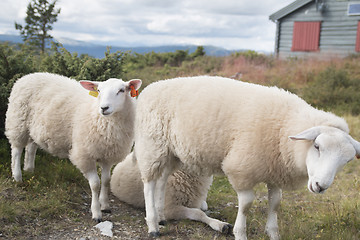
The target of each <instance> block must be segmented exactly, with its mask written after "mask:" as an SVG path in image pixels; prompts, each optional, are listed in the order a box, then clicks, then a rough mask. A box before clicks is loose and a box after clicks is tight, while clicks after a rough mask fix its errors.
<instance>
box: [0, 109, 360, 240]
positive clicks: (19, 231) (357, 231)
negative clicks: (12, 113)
mask: <svg viewBox="0 0 360 240" xmlns="http://www.w3.org/2000/svg"><path fill="white" fill-rule="evenodd" d="M345 118H346V120H347V121H348V123H349V126H350V128H351V133H352V135H353V136H354V137H355V138H357V139H360V127H359V126H360V125H359V122H360V120H359V118H358V117H353V116H345ZM0 156H1V159H0V170H1V171H0V220H1V222H2V224H4V225H3V226H2V227H1V229H0V233H1V234H2V235H3V236H6V237H9V238H17V239H26V238H27V237H28V236H37V234H44V233H46V232H48V231H49V232H53V231H56V230H57V229H62V228H67V227H68V225H66V224H65V223H66V222H67V223H69V222H71V223H72V224H74V223H77V224H78V225H79V226H81V225H82V224H85V225H86V226H88V225H89V226H91V224H92V223H91V220H90V218H91V215H90V212H89V203H90V196H89V188H88V184H87V181H86V180H85V179H84V178H83V176H82V175H81V173H80V172H79V171H78V170H77V169H76V168H75V167H74V166H73V165H72V164H71V163H70V162H69V161H68V160H63V159H57V158H54V157H51V156H49V155H47V154H45V153H43V152H40V153H39V154H38V156H37V158H36V167H35V172H34V174H31V173H26V174H24V176H23V179H24V181H23V183H19V184H18V183H14V182H13V181H12V180H11V176H10V163H9V159H10V155H9V146H8V145H7V143H6V141H4V140H3V141H1V148H0ZM359 172H360V161H358V160H354V161H352V162H350V163H349V164H348V165H346V166H345V168H344V169H343V171H341V172H340V173H339V174H338V175H337V177H336V179H335V181H334V183H333V185H332V186H331V187H330V188H329V189H328V190H327V192H326V193H325V194H320V195H316V194H312V193H310V192H309V191H308V190H307V189H306V186H304V187H303V188H301V189H299V190H297V191H285V192H283V200H282V202H281V206H280V212H279V216H278V219H279V228H280V234H281V236H282V239H299V240H300V239H301V240H304V239H327V240H329V239H330V240H331V239H334V240H335V239H344V240H345V239H346V240H347V239H360V209H359V206H360V191H359V190H360V176H359V174H358V173H359ZM255 192H256V199H255V201H254V203H253V206H252V208H251V209H250V211H249V213H248V215H247V232H248V236H249V239H268V238H267V236H266V235H265V234H264V228H265V224H266V217H267V202H268V201H267V190H266V186H265V185H264V184H260V185H258V186H257V187H256V188H255ZM208 204H209V215H210V216H212V217H215V218H218V219H220V220H223V221H227V222H229V223H232V224H234V221H235V218H236V214H237V196H236V193H235V192H234V190H233V189H232V188H231V186H230V184H229V182H228V181H227V179H226V177H224V176H216V177H215V178H214V183H213V185H212V187H211V189H210V191H209V194H208ZM123 207H124V208H125V209H126V208H131V207H129V206H123ZM143 217H144V215H143V213H142V211H141V210H138V212H136V214H134V213H133V212H130V213H126V212H124V211H122V214H119V215H116V216H114V217H113V218H112V221H114V222H122V221H125V222H127V223H128V224H130V225H141V226H142V230H143V231H144V232H146V226H145V221H144V218H143ZM84 219H86V221H85V222H84ZM64 220H66V221H64ZM49 223H50V224H54V225H53V226H52V225H48V224H49ZM25 226H26V227H25ZM29 226H30V227H29ZM120 226H122V225H121V224H119V226H118V227H120ZM115 227H117V225H115ZM24 228H26V231H25V234H26V235H25V237H24ZM161 232H162V233H163V235H162V236H163V237H161V239H177V238H180V239H214V238H216V239H232V237H231V236H225V235H222V234H220V233H215V232H214V231H212V230H211V229H210V228H209V227H208V226H205V225H204V224H202V223H195V222H192V221H189V220H184V221H171V222H170V223H169V224H168V225H167V226H165V227H164V228H162V229H161ZM23 237H24V238H23Z"/></svg>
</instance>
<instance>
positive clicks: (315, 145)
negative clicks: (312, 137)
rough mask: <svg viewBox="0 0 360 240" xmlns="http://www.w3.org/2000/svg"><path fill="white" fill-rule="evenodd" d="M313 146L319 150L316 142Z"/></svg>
mask: <svg viewBox="0 0 360 240" xmlns="http://www.w3.org/2000/svg"><path fill="white" fill-rule="evenodd" d="M314 148H315V149H316V150H318V151H319V145H318V144H316V143H315V144H314Z"/></svg>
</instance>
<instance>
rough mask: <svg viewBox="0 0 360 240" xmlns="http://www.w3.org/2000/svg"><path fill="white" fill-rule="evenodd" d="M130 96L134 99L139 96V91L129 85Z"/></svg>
mask: <svg viewBox="0 0 360 240" xmlns="http://www.w3.org/2000/svg"><path fill="white" fill-rule="evenodd" d="M130 89H131V90H130V96H131V97H136V96H138V95H139V91H138V90H136V89H135V87H134V86H133V85H130Z"/></svg>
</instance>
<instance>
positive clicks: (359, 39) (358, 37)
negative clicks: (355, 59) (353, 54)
mask: <svg viewBox="0 0 360 240" xmlns="http://www.w3.org/2000/svg"><path fill="white" fill-rule="evenodd" d="M355 51H357V52H360V21H359V22H358V27H357V33H356V45H355Z"/></svg>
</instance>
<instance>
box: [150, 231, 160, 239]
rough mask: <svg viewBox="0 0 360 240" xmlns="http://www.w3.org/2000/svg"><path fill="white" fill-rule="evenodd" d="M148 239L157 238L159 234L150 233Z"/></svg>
mask: <svg viewBox="0 0 360 240" xmlns="http://www.w3.org/2000/svg"><path fill="white" fill-rule="evenodd" d="M149 237H151V238H158V237H160V232H150V233H149Z"/></svg>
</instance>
